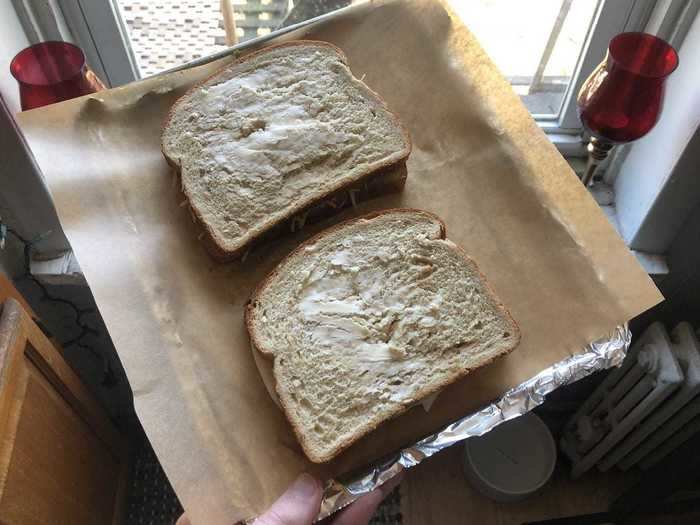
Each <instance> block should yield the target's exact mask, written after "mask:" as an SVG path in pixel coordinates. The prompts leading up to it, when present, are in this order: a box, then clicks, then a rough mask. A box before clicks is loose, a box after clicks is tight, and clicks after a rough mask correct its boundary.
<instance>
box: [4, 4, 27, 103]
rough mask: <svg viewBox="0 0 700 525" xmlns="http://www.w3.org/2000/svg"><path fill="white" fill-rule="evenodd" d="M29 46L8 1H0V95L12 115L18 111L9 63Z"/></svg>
mask: <svg viewBox="0 0 700 525" xmlns="http://www.w3.org/2000/svg"><path fill="white" fill-rule="evenodd" d="M28 45H29V40H27V36H26V35H25V34H24V30H23V29H22V25H21V24H20V22H19V18H17V13H16V12H15V8H14V7H13V6H12V2H10V0H0V94H2V98H3V99H5V103H6V104H7V106H8V107H9V108H10V111H11V112H12V113H16V112H18V111H19V110H20V104H19V90H18V88H17V82H16V81H15V79H14V77H13V76H12V75H11V74H10V62H11V61H12V59H13V58H14V56H15V55H16V54H17V53H18V52H19V51H21V50H22V49H24V48H25V47H27V46H28Z"/></svg>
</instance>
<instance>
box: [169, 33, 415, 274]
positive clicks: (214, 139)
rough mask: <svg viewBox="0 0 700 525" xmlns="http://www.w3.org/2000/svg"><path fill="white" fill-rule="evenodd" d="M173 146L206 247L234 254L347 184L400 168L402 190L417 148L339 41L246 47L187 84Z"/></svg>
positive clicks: (173, 119) (174, 115) (223, 255)
mask: <svg viewBox="0 0 700 525" xmlns="http://www.w3.org/2000/svg"><path fill="white" fill-rule="evenodd" d="M162 150H163V154H164V156H165V158H166V159H167V160H168V162H169V163H170V164H171V165H172V166H174V167H175V168H176V169H177V170H178V171H179V173H180V176H181V180H182V189H183V192H184V194H185V196H186V197H187V199H188V201H189V204H190V207H191V208H192V210H193V212H194V214H195V216H196V217H197V218H198V219H199V221H200V223H201V224H202V225H203V226H204V229H205V232H204V233H205V241H206V246H207V247H208V248H209V250H210V252H211V253H212V255H213V256H215V257H216V258H217V259H220V260H228V259H232V258H235V257H236V256H238V255H241V254H243V253H244V252H245V250H247V249H248V247H249V246H250V244H251V243H252V242H254V241H256V240H259V239H260V237H261V236H263V235H264V234H266V233H269V232H270V230H273V229H274V228H275V227H279V226H280V225H281V224H283V223H285V222H287V221H289V220H291V219H293V218H294V217H302V215H301V214H303V213H304V212H308V211H309V210H310V209H311V208H313V206H314V205H318V204H321V203H323V202H324V201H327V200H328V199H330V198H332V197H334V196H337V194H338V192H343V191H345V192H347V190H348V189H351V188H357V187H358V184H359V185H360V187H361V185H363V184H366V183H368V182H376V181H375V180H374V179H376V178H377V176H383V175H387V176H389V177H393V179H392V183H391V184H385V186H388V189H389V190H391V189H393V190H395V189H400V188H402V187H403V182H404V181H405V166H404V165H405V161H406V158H407V157H408V155H409V153H410V150H411V145H410V140H409V138H408V134H407V133H406V131H405V129H404V128H403V127H402V125H401V123H400V122H399V120H398V119H397V118H396V116H395V115H394V114H393V113H391V111H389V109H388V108H387V107H386V105H385V104H384V102H383V101H382V100H381V98H380V97H379V96H378V95H377V94H376V93H374V92H373V91H372V90H371V89H370V88H368V87H367V86H366V85H365V84H364V83H363V82H361V81H360V80H358V79H356V78H355V77H353V75H352V72H351V71H350V69H349V68H348V66H347V64H346V59H345V56H344V55H343V53H342V52H341V51H340V50H339V49H338V48H336V47H335V46H332V45H331V44H327V43H324V42H313V41H295V42H289V43H286V44H280V45H277V46H272V47H269V48H266V49H263V50H261V51H258V52H255V53H252V54H250V55H247V56H245V57H244V58H242V59H241V60H239V61H237V62H234V63H232V64H230V65H228V66H226V67H225V68H224V69H223V70H221V71H220V72H218V73H217V74H215V75H214V76H212V77H210V78H209V79H207V80H205V81H204V82H203V83H201V84H199V85H198V86H196V87H194V88H193V89H191V90H190V91H188V92H187V93H186V94H185V95H184V96H182V97H181V98H180V99H179V100H178V101H177V102H176V103H175V105H174V106H173V107H172V109H171V111H170V113H169V116H168V119H167V121H166V123H165V125H164V127H163V132H162ZM402 167H403V170H402V169H401V168H402ZM397 170H398V172H399V173H402V174H401V175H400V176H399V178H398V183H397V180H396V176H395V173H396V172H397ZM353 191H356V190H353ZM353 197H354V195H353ZM329 204H330V206H328V211H331V212H332V211H333V209H334V208H337V207H338V206H335V205H333V202H330V203H329Z"/></svg>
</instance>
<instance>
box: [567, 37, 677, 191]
mask: <svg viewBox="0 0 700 525" xmlns="http://www.w3.org/2000/svg"><path fill="white" fill-rule="evenodd" d="M676 67H678V54H677V53H676V51H675V49H673V47H671V45H670V44H668V43H667V42H664V41H663V40H661V39H660V38H657V37H655V36H653V35H650V34H647V33H621V34H619V35H617V36H616V37H615V38H613V39H612V40H611V41H610V46H609V47H608V53H607V56H606V58H605V60H604V61H603V62H602V63H601V64H600V65H599V66H598V67H597V68H596V69H595V70H594V71H593V73H591V75H590V76H589V77H588V79H587V80H586V82H584V84H583V87H582V88H581V91H580V92H579V96H578V109H579V115H580V117H581V121H582V122H583V125H584V126H585V127H586V129H587V130H588V131H590V133H591V135H592V139H591V143H590V144H589V153H590V157H589V159H590V161H591V162H589V167H588V169H587V170H586V175H585V176H584V183H586V184H587V183H588V182H589V180H590V179H591V178H592V175H593V172H594V171H595V168H596V167H597V165H598V164H599V163H600V162H601V161H602V160H603V159H605V157H606V156H607V154H608V152H609V151H610V150H611V149H612V147H613V146H614V145H615V144H621V143H625V142H631V141H633V140H637V139H639V138H641V137H643V136H644V135H646V134H647V133H649V131H651V129H652V128H653V127H654V125H655V124H656V122H657V121H658V120H659V115H660V114H661V109H662V107H663V98H664V90H665V82H666V79H667V78H668V76H669V75H670V74H671V73H673V71H674V70H675V69H676ZM589 171H590V173H589Z"/></svg>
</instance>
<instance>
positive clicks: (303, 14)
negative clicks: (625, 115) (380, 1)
mask: <svg viewBox="0 0 700 525" xmlns="http://www.w3.org/2000/svg"><path fill="white" fill-rule="evenodd" d="M354 1H357V0H354ZM448 1H449V2H450V4H451V5H452V8H453V9H454V10H455V12H456V13H457V14H458V15H459V16H460V17H461V18H462V20H463V21H464V22H465V24H466V25H467V26H468V27H469V29H470V30H471V31H472V32H473V33H474V34H475V35H476V37H477V38H478V39H479V41H480V42H481V44H482V45H483V47H484V48H485V49H486V51H487V52H488V53H489V55H490V56H491V58H492V59H493V60H494V61H495V63H496V65H497V66H498V67H499V68H500V70H501V72H502V73H503V74H504V75H505V76H506V78H508V79H509V80H510V83H511V84H512V86H513V88H514V89H515V91H516V92H517V93H518V94H519V95H520V96H521V97H522V99H523V101H524V102H525V105H526V106H527V107H528V109H529V110H530V112H531V113H533V114H536V115H538V116H542V117H545V118H555V117H556V116H557V115H558V114H559V111H560V108H561V105H562V101H563V98H564V94H565V91H566V88H567V86H568V83H569V81H570V79H571V77H572V75H573V74H574V70H575V68H576V63H577V61H578V57H579V55H580V53H581V48H582V46H583V43H584V41H585V39H586V35H587V33H588V30H589V27H590V25H591V22H592V20H593V17H594V14H595V12H596V9H597V5H598V1H597V0H531V1H527V2H526V1H523V0H448ZM352 2H353V0H232V2H231V3H232V4H233V10H234V19H235V24H236V35H237V38H238V40H239V41H245V40H247V39H250V38H253V37H256V36H261V35H265V34H267V33H269V32H270V31H274V30H275V29H278V28H279V27H281V26H284V25H289V24H293V23H297V22H301V21H303V20H306V19H309V18H313V17H315V16H318V15H321V14H323V13H325V12H328V11H332V10H334V9H338V8H341V7H344V6H346V5H349V4H350V3H352ZM115 3H116V5H117V6H118V7H119V9H120V12H121V16H122V19H123V21H124V25H125V27H126V28H127V32H128V34H129V40H130V43H131V47H132V50H133V53H134V56H135V58H136V62H137V64H138V67H139V70H140V74H141V76H148V75H152V74H155V73H158V72H160V71H163V70H165V69H169V68H172V67H175V66H178V65H180V64H183V63H185V62H189V61H191V60H194V59H196V58H200V57H202V56H206V55H209V54H212V53H215V52H217V51H220V50H223V49H225V48H226V33H225V29H224V27H225V25H224V17H223V15H222V13H221V1H220V0H165V1H164V0H115Z"/></svg>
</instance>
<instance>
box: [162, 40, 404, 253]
mask: <svg viewBox="0 0 700 525" xmlns="http://www.w3.org/2000/svg"><path fill="white" fill-rule="evenodd" d="M297 46H318V47H325V48H328V49H331V50H333V51H334V52H335V53H336V54H338V56H339V57H340V58H341V60H342V62H343V63H344V64H345V65H346V66H347V57H346V56H345V53H343V51H342V50H341V49H339V48H338V47H336V46H334V45H333V44H331V43H329V42H323V41H319V40H294V41H291V42H284V43H282V44H275V45H272V46H268V47H265V48H263V49H260V50H258V51H255V52H253V53H250V54H248V55H245V56H243V57H241V58H239V59H236V60H234V61H233V62H231V63H229V64H227V65H225V66H223V67H222V68H221V69H219V70H218V71H217V72H216V73H214V74H213V75H211V76H209V77H207V78H206V79H204V80H202V81H201V82H198V83H197V84H195V85H194V86H192V87H191V88H190V89H189V90H187V91H186V92H185V94H184V95H182V96H181V97H180V98H178V99H177V100H176V101H175V103H174V104H173V105H172V107H171V108H170V110H169V111H168V114H167V116H166V118H165V121H164V122H163V125H162V126H161V152H162V153H163V157H165V160H166V162H167V163H168V164H169V165H170V166H171V167H172V168H173V170H174V171H175V174H176V176H177V177H178V179H179V180H180V183H181V184H180V186H181V188H182V192H183V193H184V195H185V197H186V199H187V201H188V203H190V204H189V205H190V209H191V211H192V213H193V215H194V217H195V218H196V221H197V224H198V225H199V226H200V227H201V229H202V232H203V233H204V236H203V237H202V241H203V243H204V247H205V249H206V250H207V252H208V253H209V255H210V256H211V257H212V258H213V259H214V260H216V261H218V262H221V263H224V262H229V261H233V260H236V259H238V258H240V257H241V256H243V255H244V254H245V253H246V252H248V251H249V250H250V249H251V248H252V247H253V246H254V245H256V244H259V243H260V242H261V241H262V240H263V239H269V238H270V237H274V235H272V236H270V235H269V232H270V230H273V229H275V228H276V227H279V226H280V225H282V224H285V223H288V222H289V221H291V220H293V218H294V217H296V216H298V215H300V214H303V213H305V212H307V211H309V210H310V209H312V208H314V207H315V206H317V205H319V204H321V203H323V202H324V201H327V200H330V199H333V198H334V197H335V196H336V195H338V194H341V193H343V192H346V191H348V190H349V189H351V188H353V187H354V186H356V185H357V184H363V183H365V182H369V181H370V180H373V179H375V178H377V177H381V176H383V175H385V174H388V173H392V172H395V171H396V170H402V169H403V170H404V171H405V164H406V160H407V159H408V156H409V155H410V153H411V149H412V143H411V137H410V136H409V134H408V131H407V129H406V127H405V126H404V125H403V123H402V122H401V121H400V120H399V118H398V117H397V115H396V114H395V113H394V112H392V111H391V110H390V109H389V108H388V106H387V105H386V103H385V102H384V100H383V99H382V98H381V97H380V96H379V95H378V94H377V93H376V92H375V91H373V90H372V89H371V88H370V87H369V86H367V85H366V84H364V86H365V88H366V89H367V92H368V93H369V95H370V96H371V97H373V98H374V99H375V100H374V101H375V102H376V103H377V104H379V105H380V106H382V107H383V108H384V109H385V110H386V111H387V113H388V114H389V116H390V117H391V119H392V120H393V122H394V124H395V125H396V126H397V127H398V129H399V130H400V131H401V134H402V135H403V137H404V141H405V143H406V148H405V149H404V150H403V151H402V152H401V157H400V158H399V159H398V160H396V161H385V162H382V163H380V164H379V165H377V166H376V167H375V168H374V169H372V170H369V171H366V172H365V173H363V174H361V175H359V176H358V177H357V178H356V179H354V180H352V181H348V182H347V183H346V184H343V185H341V186H339V187H337V188H332V189H330V190H328V191H327V192H325V193H323V194H321V195H319V196H318V197H317V198H315V199H314V200H313V201H311V202H308V203H300V204H298V205H296V206H294V207H292V208H291V209H290V210H289V211H288V212H287V213H286V214H285V215H284V216H283V217H282V218H280V219H279V220H278V221H276V222H275V223H271V224H269V225H268V226H267V227H265V229H264V230H263V231H262V232H260V233H259V234H258V235H257V236H256V237H254V238H252V239H249V240H248V241H247V242H245V243H244V244H242V245H241V246H239V247H238V248H236V249H234V250H228V249H226V248H225V247H224V246H223V245H221V244H220V243H219V242H218V241H217V239H216V236H215V235H214V232H213V230H212V228H211V226H210V225H209V224H207V222H206V221H205V220H204V219H203V217H202V215H201V214H200V213H199V211H198V210H197V209H196V207H195V206H192V204H191V202H192V200H191V197H190V195H189V194H188V191H187V188H186V187H185V186H184V185H183V184H182V170H181V166H180V165H179V164H178V163H177V162H176V161H175V160H174V159H172V158H170V157H169V156H168V155H167V154H166V153H165V147H164V146H163V135H164V133H165V130H166V129H167V128H168V126H169V125H170V121H171V120H172V118H173V116H174V114H175V111H176V110H177V108H178V106H179V105H180V104H181V103H183V102H184V101H185V100H187V98H188V97H189V96H190V95H191V94H192V93H194V92H195V91H196V90H198V89H200V88H201V87H202V86H203V85H204V84H206V83H207V82H210V81H211V80H215V79H216V78H218V77H220V76H221V75H223V74H225V73H226V72H227V71H228V70H229V69H230V68H233V67H236V66H240V65H241V64H245V63H246V62H248V61H250V60H253V59H255V58H256V57H258V56H260V55H263V54H266V53H269V52H270V51H272V50H275V49H282V48H287V47H297ZM405 180H406V177H405V176H404V178H403V182H404V183H405ZM389 186H390V187H391V185H389ZM402 188H403V183H402V184H401V185H400V186H399V185H395V186H393V187H391V190H390V191H392V190H393V191H400V190H401V189H402Z"/></svg>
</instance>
